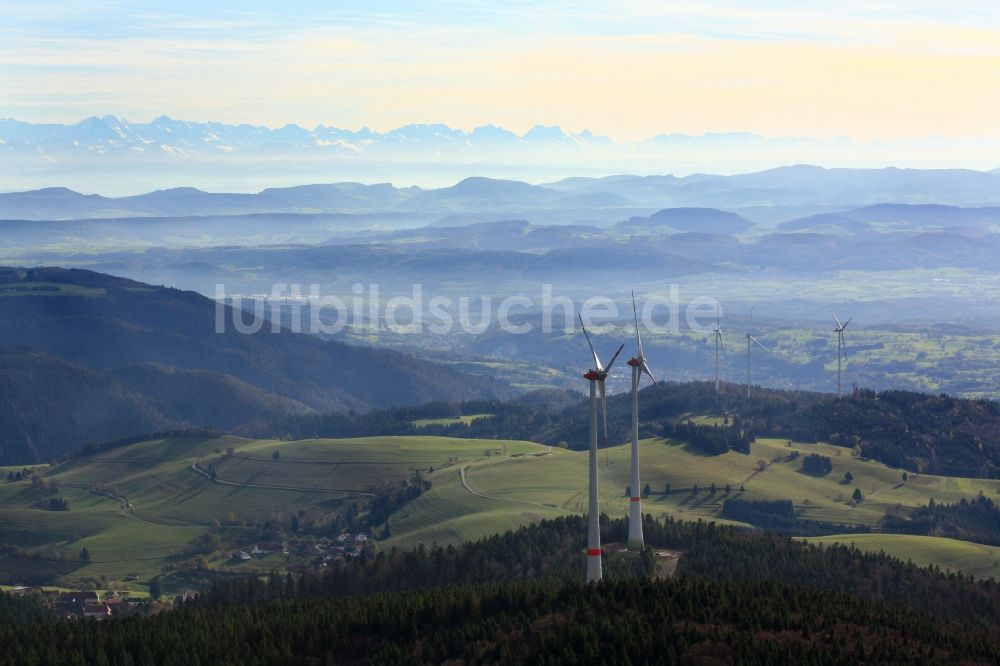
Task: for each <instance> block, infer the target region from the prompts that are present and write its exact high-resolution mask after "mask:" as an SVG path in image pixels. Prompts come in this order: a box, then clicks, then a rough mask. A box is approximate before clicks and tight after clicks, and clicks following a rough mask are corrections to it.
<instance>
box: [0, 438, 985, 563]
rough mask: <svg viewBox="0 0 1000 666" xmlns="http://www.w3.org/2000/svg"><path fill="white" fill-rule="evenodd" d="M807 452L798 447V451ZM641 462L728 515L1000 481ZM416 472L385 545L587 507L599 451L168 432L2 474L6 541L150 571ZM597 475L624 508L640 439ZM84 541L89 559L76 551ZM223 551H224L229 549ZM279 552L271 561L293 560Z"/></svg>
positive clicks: (938, 555)
mask: <svg viewBox="0 0 1000 666" xmlns="http://www.w3.org/2000/svg"><path fill="white" fill-rule="evenodd" d="M276 450H277V451H278V452H279V456H278V459H277V460H275V459H274V457H273V454H274V452H275V451H276ZM498 451H499V452H500V453H499V454H498V453H497V452H498ZM796 451H797V452H799V456H798V457H797V458H794V459H791V458H792V455H791V454H793V452H796ZM813 452H818V453H821V454H823V455H828V456H830V458H831V459H832V461H833V471H832V472H831V473H830V474H828V475H826V476H823V477H815V476H811V475H808V474H805V473H803V472H802V471H801V466H802V458H803V457H804V456H805V455H807V454H808V453H813ZM640 459H641V461H642V483H643V485H645V484H646V483H648V484H649V485H650V486H651V490H652V493H651V494H650V495H649V496H648V497H647V498H646V499H645V500H644V503H643V509H644V510H645V511H646V512H648V513H652V514H654V515H656V516H662V515H671V516H675V517H678V518H681V519H688V520H695V519H698V518H701V519H709V520H719V518H718V514H719V512H720V510H721V506H722V503H723V502H724V501H725V500H726V499H727V498H731V497H742V498H745V499H791V500H792V501H793V502H794V504H795V506H796V510H797V512H798V513H799V514H800V515H801V516H802V517H805V518H809V519H813V520H822V521H829V522H838V523H850V524H865V525H875V524H876V523H877V521H878V520H879V519H880V518H881V517H882V516H883V515H884V513H885V512H886V510H888V509H890V508H891V509H899V510H902V511H904V512H905V511H906V509H907V507H914V506H917V505H922V504H926V503H927V502H928V501H929V500H930V498H932V497H933V498H934V500H935V501H937V502H955V501H958V500H960V499H962V498H968V497H971V496H974V495H976V494H977V493H979V492H982V493H984V494H986V495H989V496H991V497H995V496H997V494H998V493H1000V481H996V480H984V479H961V478H946V477H936V476H927V475H918V476H911V477H909V479H908V480H907V481H906V482H903V481H902V472H901V471H900V470H896V469H891V468H889V467H886V466H885V465H882V464H880V463H877V462H873V461H867V460H861V459H859V458H857V457H855V456H854V455H853V452H852V451H850V450H847V449H843V448H839V447H834V446H829V445H825V444H815V445H813V444H796V443H793V444H791V445H789V443H788V442H787V441H785V440H765V439H762V440H759V441H758V442H756V443H754V444H753V446H752V449H751V453H750V454H742V453H736V452H728V453H725V454H723V455H719V456H706V455H702V454H700V453H698V452H697V451H693V450H691V449H690V448H689V447H688V446H686V445H685V444H684V443H681V442H675V441H669V440H658V439H648V440H643V441H642V442H640ZM194 464H197V465H198V466H199V468H200V469H202V470H208V469H209V468H210V467H211V468H213V469H214V470H215V472H216V474H217V478H218V480H219V481H220V483H213V482H212V481H211V480H210V479H209V478H207V476H206V475H205V474H202V473H199V472H197V471H195V470H193V469H192V465H194ZM417 470H419V471H420V472H421V474H423V475H424V477H425V478H428V479H430V480H431V481H432V484H433V485H432V488H431V490H429V491H428V492H426V493H424V494H423V495H421V496H420V497H418V498H417V499H416V500H414V501H413V502H411V503H409V504H408V505H406V506H404V507H403V508H402V509H400V510H399V511H398V512H397V513H395V514H394V515H393V516H391V517H390V519H389V521H388V527H389V529H390V534H391V536H390V538H389V539H388V540H387V541H385V542H383V543H382V544H381V546H382V547H391V546H400V547H408V546H413V545H416V544H418V543H425V544H429V543H431V542H437V543H456V542H461V541H465V540H469V539H476V538H479V537H482V536H486V535H488V534H493V533H496V532H500V531H504V530H506V529H511V528H514V527H517V526H519V525H523V524H525V523H528V522H533V521H538V520H541V519H543V518H549V517H555V516H559V515H566V514H567V513H581V512H583V511H585V510H586V502H587V497H586V490H587V453H586V452H574V451H569V450H565V449H560V448H549V447H546V446H541V445H538V444H534V443H531V442H519V441H499V440H475V439H454V438H444V437H422V436H420V437H371V438H357V439H340V440H328V439H312V440H301V441H278V440H248V439H241V438H237V437H221V438H215V439H159V440H151V441H147V442H140V443H137V444H133V445H129V446H123V447H119V448H116V449H112V450H109V451H104V452H96V453H93V454H91V455H90V456H87V457H80V458H75V459H70V460H68V461H66V462H64V463H61V464H60V465H57V466H54V467H51V468H49V469H48V470H47V471H46V476H45V478H46V480H47V481H48V482H49V484H50V485H52V484H54V485H55V486H56V488H55V490H54V491H53V490H52V489H50V490H49V491H47V492H48V494H45V493H44V492H43V491H42V490H41V489H39V488H37V487H33V486H32V484H31V483H30V482H28V481H21V482H8V481H6V480H4V481H2V482H0V542H3V543H7V544H11V545H13V546H18V547H20V548H26V549H36V548H37V549H42V550H45V551H46V552H50V553H51V552H57V553H60V554H62V556H63V558H64V561H62V562H51V561H50V562H51V563H52V569H51V570H50V571H53V572H55V573H60V574H62V575H64V576H67V577H69V578H72V579H78V578H87V577H93V578H97V577H99V576H101V575H105V576H108V577H109V578H110V579H111V580H119V581H120V580H122V579H123V578H124V577H125V576H126V575H128V574H138V575H140V577H141V580H142V581H143V582H145V581H147V580H148V579H149V578H150V577H152V576H154V575H156V574H157V573H159V572H160V570H161V568H162V567H163V565H164V564H166V563H168V562H171V561H174V560H175V559H176V558H177V554H178V553H180V552H181V551H183V550H184V548H185V547H186V546H188V545H189V544H190V543H191V542H192V541H194V540H195V539H197V538H198V537H199V536H201V535H203V534H205V533H206V532H207V531H208V530H209V528H210V526H211V524H212V523H213V520H219V521H220V522H223V523H229V522H232V519H233V518H235V519H236V522H237V523H238V522H239V521H241V520H242V521H246V522H263V521H266V520H269V519H271V518H273V517H275V516H280V515H284V516H290V515H294V514H297V513H299V512H300V511H301V512H304V513H305V514H307V515H310V514H312V515H328V514H329V512H331V511H335V510H336V509H337V507H338V506H341V503H342V502H344V501H353V498H352V497H351V496H350V495H349V494H348V493H349V492H364V491H367V490H370V489H371V488H373V487H374V486H377V485H378V484H379V483H382V482H384V481H392V480H400V479H405V478H408V477H410V476H412V475H413V474H414V472H415V471H417ZM845 472H850V473H851V474H852V475H853V477H854V479H853V481H852V483H850V484H844V483H843V482H842V479H843V477H844V474H845ZM206 473H207V472H206ZM463 473H464V484H463ZM599 474H600V480H601V496H600V499H601V510H602V511H604V512H606V513H609V514H617V515H624V514H625V513H626V511H627V505H628V501H627V495H626V486H627V485H628V477H629V447H627V446H614V447H611V448H610V449H607V450H601V451H600V452H599ZM221 481H224V482H225V483H221ZM668 483H669V484H670V486H671V492H670V493H669V494H666V493H664V490H665V487H666V485H667V484H668ZM712 484H714V485H715V492H714V493H713V492H712V491H711V490H710V487H711V485H712ZM727 484H728V485H729V491H728V492H727V491H726V485H727ZM696 485H697V486H698V492H693V487H694V486H696ZM854 488H859V489H860V490H861V491H862V493H863V494H864V496H865V500H864V501H863V502H861V503H860V504H857V505H854V504H853V503H851V502H849V501H848V500H849V498H850V496H851V493H852V492H853V490H854ZM95 490H96V491H99V492H94V491H95ZM54 493H57V494H58V496H60V497H63V498H65V499H67V500H68V501H69V502H70V506H71V510H70V511H68V512H53V511H45V510H42V509H40V508H36V506H37V504H38V502H40V501H41V500H43V499H44V498H46V497H48V496H52V494H54ZM120 497H127V499H128V502H129V503H130V504H131V507H132V510H131V512H129V511H126V510H124V509H123V507H122V502H121V501H120V499H116V498H120ZM241 530H242V531H241ZM223 533H224V537H225V538H224V543H226V544H238V543H241V542H240V535H241V534H246V533H247V530H246V528H241V527H239V526H238V525H236V526H233V527H226V528H224V529H223ZM850 539H852V540H853V541H855V542H857V543H858V544H859V546H861V547H865V548H873V549H881V548H884V549H885V550H886V551H887V552H890V553H892V554H894V555H900V556H903V557H905V558H912V559H913V560H914V561H915V562H918V563H921V564H923V563H932V562H933V563H936V564H939V565H940V566H942V567H943V568H944V567H951V568H953V569H961V570H963V571H969V572H970V573H975V574H976V575H990V574H991V573H993V571H992V569H993V562H994V561H996V560H997V559H998V558H997V553H996V549H989V548H985V547H979V546H976V545H975V544H971V545H970V544H966V543H964V542H958V541H952V540H947V539H943V540H938V541H921V540H919V539H916V538H903V537H899V536H897V535H882V534H872V535H859V536H851V537H850ZM914 539H916V540H914ZM883 544H884V545H883ZM931 546H933V547H931ZM84 547H86V548H87V549H88V551H89V552H90V555H91V559H90V561H89V562H80V561H78V560H77V559H76V558H77V555H78V554H79V552H80V550H81V549H82V548H84ZM227 547H228V546H227ZM274 557H278V556H274ZM210 559H211V561H212V562H214V563H221V562H222V561H223V559H224V555H218V556H214V557H213V558H210ZM279 560H280V558H278V559H276V560H275V562H274V563H273V564H275V565H280V564H281V562H280V561H279ZM45 562H46V561H45V560H31V559H28V558H14V557H7V558H6V559H0V574H6V576H5V577H6V578H8V579H11V578H12V577H16V576H18V575H29V574H30V573H31V572H37V571H40V570H41V571H44V566H43V565H44V563H45Z"/></svg>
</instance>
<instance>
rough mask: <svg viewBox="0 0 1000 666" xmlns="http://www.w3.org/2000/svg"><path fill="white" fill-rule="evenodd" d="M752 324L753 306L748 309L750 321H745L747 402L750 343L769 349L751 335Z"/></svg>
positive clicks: (767, 350)
mask: <svg viewBox="0 0 1000 666" xmlns="http://www.w3.org/2000/svg"><path fill="white" fill-rule="evenodd" d="M752 326H753V308H751V309H750V321H749V322H748V323H747V402H748V403H749V402H750V345H751V343H753V344H756V345H757V346H758V347H760V348H761V349H763V350H764V351H766V352H769V351H771V350H770V349H768V348H767V347H765V346H764V345H762V344H761V343H760V340H758V339H757V338H755V337H753V335H751V333H750V329H751V327H752Z"/></svg>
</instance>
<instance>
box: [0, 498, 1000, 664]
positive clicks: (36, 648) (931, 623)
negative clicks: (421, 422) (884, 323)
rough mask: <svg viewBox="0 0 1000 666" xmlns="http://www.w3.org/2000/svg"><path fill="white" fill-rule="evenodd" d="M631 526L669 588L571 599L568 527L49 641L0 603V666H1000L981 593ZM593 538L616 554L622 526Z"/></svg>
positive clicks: (608, 585)
mask: <svg viewBox="0 0 1000 666" xmlns="http://www.w3.org/2000/svg"><path fill="white" fill-rule="evenodd" d="M644 527H645V528H647V532H646V534H647V538H648V541H649V543H650V544H652V545H655V546H657V547H664V548H666V547H673V548H678V549H682V550H683V553H684V554H683V555H682V557H681V560H680V565H679V567H678V571H677V574H676V577H675V578H674V579H667V580H657V579H650V578H649V577H648V576H649V573H650V569H649V564H650V558H651V553H649V551H647V554H646V555H644V556H642V557H639V558H636V557H631V558H628V559H631V560H632V563H633V564H632V566H630V567H625V568H622V567H618V569H617V570H616V573H615V575H613V576H610V577H609V578H610V579H611V580H607V581H606V582H604V583H602V584H600V585H597V586H588V585H584V584H583V583H581V582H579V577H580V576H581V574H582V560H583V558H582V550H581V549H582V546H583V535H584V529H583V528H584V521H583V519H582V518H579V517H572V518H565V519H559V520H555V521H545V522H542V523H540V524H538V525H533V526H530V527H526V528H522V529H519V530H517V531H512V532H507V533H505V534H502V535H497V536H494V537H489V538H487V539H484V540H482V541H479V542H476V543H471V544H465V545H463V546H458V547H447V548H440V547H432V548H430V549H417V550H414V551H406V552H403V551H394V552H391V553H385V554H382V555H380V556H379V557H377V558H375V559H374V560H372V561H367V562H366V561H360V560H359V561H354V562H351V563H344V564H341V565H337V566H335V567H334V568H333V569H332V570H330V571H328V572H325V573H313V574H308V575H304V576H300V577H295V576H285V577H281V576H276V575H275V576H272V577H271V578H270V580H267V581H264V580H261V579H258V578H246V579H240V580H233V581H228V582H221V583H219V584H217V585H216V586H215V587H214V588H213V589H212V590H211V591H210V592H209V593H208V594H205V595H202V596H201V597H199V598H196V599H194V600H191V601H188V602H185V603H184V604H182V607H181V608H180V609H178V610H174V611H170V612H165V613H160V614H158V615H156V616H153V617H148V618H138V617H134V618H125V619H121V620H111V621H107V622H103V623H95V622H79V621H73V622H61V623H58V624H56V625H55V626H53V624H52V621H51V620H50V621H42V622H37V621H35V617H34V615H33V614H37V613H38V607H37V606H32V603H33V602H32V601H31V600H17V601H16V602H6V603H4V602H2V601H0V645H2V646H3V649H2V650H0V664H7V663H10V664H14V663H16V664H19V665H35V664H62V663H80V664H105V663H107V664H143V665H144V664H271V663H352V664H353V663H358V664H360V663H385V664H390V663H391V664H401V663H440V662H443V661H446V660H448V659H456V660H463V661H464V662H465V663H484V662H492V663H528V662H531V663H600V662H601V661H602V660H603V661H604V662H605V663H626V662H627V660H631V662H632V663H636V662H639V663H642V662H660V661H664V660H666V661H668V662H670V661H680V660H688V661H697V660H699V659H708V660H710V661H712V662H715V661H719V660H722V661H727V660H732V661H735V662H738V663H749V662H760V661H768V662H775V661H780V662H784V663H789V662H794V663H823V664H828V663H857V662H862V661H863V662H886V661H900V660H902V661H926V662H938V663H940V662H946V663H947V662H956V663H970V662H971V663H995V662H996V661H997V660H998V659H1000V633H998V631H1000V629H998V627H1000V586H998V585H997V584H996V583H993V582H991V581H986V582H974V581H972V580H971V579H969V578H966V577H964V576H961V575H957V574H943V573H941V572H939V571H937V570H935V569H921V568H918V567H916V566H914V565H912V564H904V563H902V562H900V561H899V560H895V559H892V558H889V557H887V556H885V555H872V554H863V553H861V552H860V551H857V550H855V549H853V548H848V547H842V546H834V547H830V548H820V547H815V546H809V545H806V544H803V543H800V542H795V541H792V540H789V539H787V538H783V537H777V536H774V535H754V534H749V533H745V532H741V531H739V530H736V529H733V528H729V527H721V526H716V525H712V524H706V523H678V522H675V521H670V520H668V521H664V522H659V521H653V520H652V519H651V518H649V517H647V518H646V520H645V525H644ZM603 528H604V533H605V536H606V538H608V539H614V538H617V537H621V536H622V535H623V534H624V530H625V522H624V521H622V520H607V519H605V520H604V523H603ZM619 557H622V556H619ZM606 559H607V560H608V564H609V565H612V563H613V562H614V560H615V557H608V558H606ZM644 559H645V560H646V561H645V562H644V561H643V560H644ZM609 568H611V569H614V567H613V566H611V567H609Z"/></svg>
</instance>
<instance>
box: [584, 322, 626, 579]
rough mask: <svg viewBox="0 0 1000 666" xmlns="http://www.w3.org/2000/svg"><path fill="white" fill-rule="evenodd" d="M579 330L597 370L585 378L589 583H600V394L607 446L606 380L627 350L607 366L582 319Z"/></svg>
mask: <svg viewBox="0 0 1000 666" xmlns="http://www.w3.org/2000/svg"><path fill="white" fill-rule="evenodd" d="M580 327H581V328H583V335H584V337H586V338H587V346H589V347H590V353H591V355H592V356H593V357H594V367H593V368H591V369H590V370H589V371H588V372H587V374H585V375H584V376H583V378H584V379H586V380H587V381H589V382H590V498H589V499H590V501H589V504H588V509H587V512H588V513H587V582H588V583H590V582H597V581H600V580H601V575H602V574H601V523H600V507H599V505H598V501H597V392H598V391H600V393H601V412H602V414H603V415H604V446H605V448H606V447H607V445H608V396H607V393H606V392H605V388H604V380H606V379H607V378H608V372H610V370H611V366H612V365H614V362H615V359H616V358H618V354H620V353H621V352H622V349H624V348H625V345H624V344H623V345H622V346H621V347H619V348H618V351H616V352H615V355H614V356H612V357H611V360H610V361H609V362H608V364H607V366H604V365H602V364H601V359H599V358H598V357H597V352H596V351H594V345H593V343H592V342H591V341H590V335H588V334H587V327H586V326H584V325H583V317H582V316H581V317H580Z"/></svg>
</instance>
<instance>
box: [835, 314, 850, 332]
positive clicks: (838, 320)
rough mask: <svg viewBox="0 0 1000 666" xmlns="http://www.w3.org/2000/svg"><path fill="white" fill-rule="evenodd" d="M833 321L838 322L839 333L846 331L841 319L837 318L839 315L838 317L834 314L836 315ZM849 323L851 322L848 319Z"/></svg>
mask: <svg viewBox="0 0 1000 666" xmlns="http://www.w3.org/2000/svg"><path fill="white" fill-rule="evenodd" d="M833 320H834V321H835V322H837V330H838V331H842V330H844V325H843V324H841V323H840V319H838V318H837V315H836V314H834V315H833ZM847 321H850V319H848V320H847Z"/></svg>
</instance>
